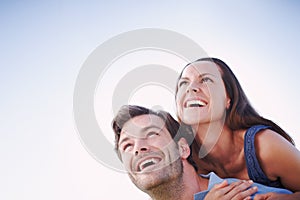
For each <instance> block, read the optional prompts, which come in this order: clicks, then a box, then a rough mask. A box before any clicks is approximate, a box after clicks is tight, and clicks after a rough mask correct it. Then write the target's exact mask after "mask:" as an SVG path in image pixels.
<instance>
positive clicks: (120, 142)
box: [119, 137, 130, 145]
mask: <svg viewBox="0 0 300 200" xmlns="http://www.w3.org/2000/svg"><path fill="white" fill-rule="evenodd" d="M129 139H130V138H129V137H125V138H123V139H122V140H121V141H119V145H121V144H122V143H124V142H126V141H127V140H129Z"/></svg>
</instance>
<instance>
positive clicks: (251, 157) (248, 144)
mask: <svg viewBox="0 0 300 200" xmlns="http://www.w3.org/2000/svg"><path fill="white" fill-rule="evenodd" d="M268 128H271V127H270V126H266V125H255V126H252V127H250V128H249V129H248V130H247V131H246V133H245V138H244V151H245V159H246V164H247V170H248V175H249V178H250V179H251V180H253V181H254V182H258V183H262V184H264V185H269V186H273V187H280V186H281V184H280V182H279V181H271V180H269V179H268V177H267V176H266V175H265V173H264V172H263V170H262V169H261V166H260V164H259V162H258V160H257V156H256V153H255V145H254V141H255V140H254V138H255V135H256V133H258V132H259V131H261V130H264V129H268Z"/></svg>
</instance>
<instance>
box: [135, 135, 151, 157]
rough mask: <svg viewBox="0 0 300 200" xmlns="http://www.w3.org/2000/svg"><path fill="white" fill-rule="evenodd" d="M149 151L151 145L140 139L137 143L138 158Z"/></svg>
mask: <svg viewBox="0 0 300 200" xmlns="http://www.w3.org/2000/svg"><path fill="white" fill-rule="evenodd" d="M148 151H149V145H148V142H147V141H146V139H138V140H137V141H136V142H135V147H134V154H135V155H136V156H137V155H139V154H141V153H146V152H148Z"/></svg>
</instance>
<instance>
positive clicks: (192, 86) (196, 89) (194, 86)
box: [187, 83, 200, 92]
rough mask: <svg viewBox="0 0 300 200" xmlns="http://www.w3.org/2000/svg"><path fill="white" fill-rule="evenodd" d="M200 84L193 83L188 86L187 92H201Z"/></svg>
mask: <svg viewBox="0 0 300 200" xmlns="http://www.w3.org/2000/svg"><path fill="white" fill-rule="evenodd" d="M199 90H200V89H199V85H198V84H196V83H191V84H190V85H189V87H188V88H187V92H199Z"/></svg>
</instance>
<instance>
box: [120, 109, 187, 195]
mask: <svg viewBox="0 0 300 200" xmlns="http://www.w3.org/2000/svg"><path fill="white" fill-rule="evenodd" d="M119 151H120V154H121V158H122V161H123V164H124V166H125V168H126V170H127V171H128V174H129V177H130V179H131V180H132V182H133V183H134V184H135V185H136V186H137V187H138V188H140V189H141V190H143V191H146V190H150V189H152V188H154V187H157V186H159V185H160V184H163V183H167V182H168V181H170V180H172V179H174V178H176V177H178V176H180V175H181V174H182V162H181V159H180V153H179V150H178V147H177V144H175V142H174V141H173V139H172V137H171V135H170V133H169V132H168V130H167V129H166V127H165V122H164V121H163V119H162V118H160V117H158V116H156V115H151V114H150V115H140V116H137V117H134V118H132V119H130V120H129V121H127V122H126V123H125V124H124V126H123V128H122V131H121V135H120V140H119Z"/></svg>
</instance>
